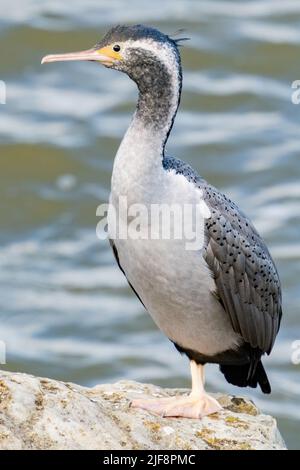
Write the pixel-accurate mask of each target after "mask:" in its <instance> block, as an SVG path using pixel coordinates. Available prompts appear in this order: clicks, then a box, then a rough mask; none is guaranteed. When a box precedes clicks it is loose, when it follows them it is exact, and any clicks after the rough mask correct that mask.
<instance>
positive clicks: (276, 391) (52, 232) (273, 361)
mask: <svg viewBox="0 0 300 470" xmlns="http://www.w3.org/2000/svg"><path fill="white" fill-rule="evenodd" d="M125 22H130V23H134V22H142V23H147V24H151V25H154V26H157V27H159V28H160V29H162V30H163V31H164V32H167V33H172V32H174V31H176V30H177V29H179V28H185V29H186V33H185V34H187V35H189V36H190V37H191V40H190V42H189V43H188V44H186V45H185V47H183V48H182V61H183V67H184V88H183V97H182V104H181V108H180V112H179V115H178V118H177V120H176V124H175V127H174V130H173V132H172V136H171V139H170V143H169V147H168V149H169V153H171V154H174V155H176V156H178V157H180V158H183V159H185V160H187V161H189V162H190V163H191V164H192V165H193V166H194V167H195V168H196V169H197V170H198V171H199V173H200V174H202V175H203V176H204V177H205V178H206V179H208V180H209V181H210V182H212V183H213V184H214V185H216V186H218V187H219V188H221V189H222V190H224V191H225V192H226V193H227V194H228V195H230V197H231V198H233V199H234V200H235V201H237V202H238V203H239V205H240V206H241V207H242V208H243V209H244V211H246V212H247V213H248V214H249V215H250V216H251V218H252V219H253V221H254V222H255V224H256V226H257V228H258V229H259V231H260V232H261V233H262V234H263V236H264V238H265V239H266V241H267V243H268V246H269V247H270V250H271V252H272V255H273V257H274V258H275V260H276V263H277V265H278V269H279V272H280V276H281V280H282V286H283V293H284V319H283V323H282V328H281V332H280V334H279V337H278V340H277V342H276V345H275V348H274V350H273V352H272V355H271V357H270V358H267V359H266V361H265V364H266V368H267V370H268V374H269V377H270V380H271V383H272V387H273V394H272V395H271V396H263V395H262V394H261V393H260V392H259V391H252V390H250V391H247V392H245V391H244V390H239V389H237V388H233V387H231V386H230V385H229V384H227V383H226V382H225V381H224V378H223V376H222V375H221V374H219V372H218V370H217V368H216V367H214V366H209V367H208V373H207V376H208V387H209V388H210V389H211V390H215V391H228V392H234V393H246V394H247V395H248V396H251V397H252V398H253V399H254V400H255V402H256V403H257V404H258V405H259V406H260V407H261V408H262V410H263V411H264V412H266V413H271V414H272V415H274V416H275V417H276V418H277V419H278V423H279V428H280V430H281V432H282V434H283V436H284V438H285V439H286V442H287V444H288V446H289V447H290V448H300V437H299V434H300V407H299V395H300V365H298V366H297V365H294V364H292V361H291V354H292V342H293V341H295V340H298V339H300V328H299V305H300V294H299V277H300V262H299V261H300V241H299V234H300V218H299V207H300V184H299V177H300V171H299V169H300V165H299V152H300V132H299V130H300V105H299V106H297V105H294V104H292V102H291V93H292V90H291V83H292V82H293V81H294V80H296V79H300V2H299V1H298V0H286V1H284V2H283V1H277V0H260V1H242V0H240V1H225V0H224V1H221V0H219V1H216V0H207V1H192V0H190V1H189V0H173V1H171V0H165V1H164V2H160V1H158V0H152V1H151V2H147V1H144V0H143V1H136V0H133V1H131V2H130V3H128V2H122V1H116V0H113V1H99V0H88V1H83V0H73V1H72V4H70V3H67V2H59V1H50V0H45V1H41V2H37V1H34V0H14V2H11V1H8V0H1V18H0V40H1V50H2V57H1V61H0V80H3V81H5V83H6V91H7V96H6V105H0V167H1V171H0V224H1V230H0V242H1V249H0V325H1V327H0V333H1V334H0V339H2V340H4V341H5V342H6V345H7V365H6V366H3V367H5V368H6V369H8V370H17V371H24V372H28V373H33V374H37V375H44V376H50V377H55V378H58V379H62V380H67V381H75V382H77V383H81V384H87V385H94V384H96V383H99V382H108V381H116V380H118V379H120V378H129V379H134V380H139V381H147V382H153V383H157V384H161V385H166V386H176V387H177V386H188V385H189V373H188V364H187V361H186V359H184V358H182V357H181V356H179V355H178V353H177V352H176V351H175V350H174V348H173V346H172V345H171V344H170V343H169V342H168V340H167V339H166V338H165V337H164V335H163V334H162V333H161V332H160V331H159V330H158V329H157V328H156V327H155V325H154V324H153V322H152V320H151V318H150V317H149V316H148V315H147V314H146V313H145V312H144V310H143V308H142V306H141V305H140V304H139V302H138V301H137V299H136V298H135V297H134V295H133V294H132V293H131V291H130V289H129V288H128V286H127V284H126V282H125V280H124V278H123V277H122V275H121V273H120V272H119V271H118V268H117V266H116V264H115V262H114V260H113V256H112V253H111V252H110V249H109V247H108V243H106V242H104V241H99V240H98V239H97V237H96V232H95V229H96V224H97V222H98V220H97V218H96V215H95V212H96V207H97V206H98V204H99V203H101V202H105V201H107V199H108V194H109V187H110V175H111V169H112V163H113V157H114V155H115V152H116V150H117V147H118V144H119V142H120V139H121V137H122V135H123V133H124V131H125V129H126V126H127V125H128V123H129V120H130V115H131V113H132V112H133V110H134V106H135V101H136V90H135V87H134V85H133V84H132V83H131V82H130V81H129V80H128V79H127V77H125V76H123V75H122V74H118V73H117V72H114V71H109V70H107V69H104V68H101V67H99V66H97V65H95V64H90V63H88V64H84V63H68V64H52V65H51V66H50V65H49V66H43V67H41V66H40V59H41V57H42V56H43V55H45V54H48V53H51V52H63V51H64V52H65V51H72V50H77V49H85V48H88V47H90V46H92V45H93V44H94V43H95V42H97V40H98V39H100V38H101V36H102V35H103V33H104V32H105V31H106V30H107V29H108V28H109V27H110V26H111V25H113V24H115V23H125Z"/></svg>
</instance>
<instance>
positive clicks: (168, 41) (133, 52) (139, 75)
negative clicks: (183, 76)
mask: <svg viewBox="0 0 300 470" xmlns="http://www.w3.org/2000/svg"><path fill="white" fill-rule="evenodd" d="M179 41H180V39H172V38H170V37H169V36H167V35H166V34H163V33H161V32H160V31H158V30H157V29H154V28H151V27H148V26H143V25H135V26H116V27H114V28H112V29H111V30H110V31H108V32H107V34H106V35H105V36H104V37H103V39H102V40H101V41H99V42H98V43H97V44H96V45H95V46H94V47H92V48H91V49H88V50H85V51H81V52H73V53H68V54H53V55H47V56H46V57H44V58H43V59H42V64H44V63H46V62H57V61H70V60H81V61H82V60H84V61H93V62H98V63H100V64H103V65H104V66H105V67H109V68H113V69H116V70H120V71H122V72H125V73H127V75H129V76H130V78H132V79H133V80H134V81H135V82H137V84H138V85H141V84H142V83H144V85H145V84H147V77H148V79H149V80H150V78H151V77H152V78H153V76H155V75H157V73H158V72H159V69H165V70H167V71H168V72H169V73H174V72H178V73H181V68H180V55H179V51H178V47H177V43H178V42H179ZM158 75H160V74H159V73H158Z"/></svg>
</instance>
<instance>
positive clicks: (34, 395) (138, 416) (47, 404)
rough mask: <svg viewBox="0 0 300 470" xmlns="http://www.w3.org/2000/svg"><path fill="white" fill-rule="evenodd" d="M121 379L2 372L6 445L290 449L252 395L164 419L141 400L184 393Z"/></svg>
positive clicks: (1, 440) (0, 427) (2, 442)
mask: <svg viewBox="0 0 300 470" xmlns="http://www.w3.org/2000/svg"><path fill="white" fill-rule="evenodd" d="M183 393H186V390H167V389H162V388H159V387H156V386H154V385H144V384H140V383H136V382H129V381H121V382H118V383H116V384H113V385H106V384H105V385H97V386H96V387H94V388H87V387H81V386H79V385H75V384H72V383H64V382H59V381H56V380H50V379H47V378H37V377H33V376H31V375H27V374H17V373H11V372H3V371H2V372H1V371H0V449H2V450H3V449H109V450H116V449H151V450H154V449H164V450H165V449H172V450H175V449H184V450H188V449H190V450H197V449H245V450H248V449H285V448H286V447H285V444H284V442H283V440H282V438H281V436H280V434H279V431H278V429H277V425H276V421H275V419H274V418H272V417H271V416H266V415H263V414H261V413H260V412H259V410H258V409H257V408H256V406H255V405H254V404H253V403H252V402H251V401H249V400H248V399H245V398H240V397H232V396H227V395H215V396H216V398H217V399H218V400H219V402H220V403H221V404H222V405H223V407H224V409H223V410H222V411H221V412H220V413H217V414H215V415H211V416H209V417H205V418H203V419H201V420H189V419H177V418H161V417H158V416H154V415H151V414H150V413H148V412H146V411H142V410H138V409H133V408H131V407H130V401H131V399H133V398H137V397H142V396H144V395H147V396H149V397H150V396H151V397H159V396H172V395H181V394H183Z"/></svg>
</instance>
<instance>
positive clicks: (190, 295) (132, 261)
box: [108, 133, 239, 355]
mask: <svg viewBox="0 0 300 470" xmlns="http://www.w3.org/2000/svg"><path fill="white" fill-rule="evenodd" d="M147 138H148V136H147V135H144V136H143V135H141V138H140V143H139V142H136V141H135V142H133V141H132V140H131V135H130V133H129V135H127V136H125V139H124V141H123V143H122V144H121V147H120V149H119V152H118V154H117V157H116V160H115V164H114V171H113V176H112V192H111V198H110V202H111V204H112V205H113V206H114V207H115V208H116V209H118V206H119V197H120V196H126V197H127V198H128V204H129V205H130V204H137V203H138V204H143V205H145V206H146V207H148V208H149V210H150V206H151V204H153V203H154V204H155V203H160V204H168V205H172V204H174V203H179V204H199V202H200V200H201V198H202V193H201V191H200V190H198V189H197V188H196V187H195V185H194V184H193V183H191V182H189V181H188V180H187V179H186V178H185V177H184V176H183V175H179V174H175V172H174V171H166V170H165V169H164V168H163V166H162V163H161V159H160V158H158V157H157V158H156V160H155V159H154V158H151V155H149V152H155V151H157V152H158V149H155V148H153V145H152V146H151V145H149V146H148V145H147ZM152 144H153V142H152ZM145 146H147V148H145ZM147 152H148V153H147ZM149 160H150V161H151V165H150V164H149ZM203 207H204V205H203ZM108 219H109V230H110V226H111V221H110V215H109V218H108ZM124 222H125V221H124ZM150 223H151V222H150ZM114 244H115V247H116V249H117V252H118V257H119V261H120V265H121V266H122V269H123V270H124V272H125V274H126V277H127V279H128V281H129V282H130V284H131V285H132V286H133V287H134V289H135V290H136V292H137V293H138V295H139V297H140V298H141V300H142V302H143V303H144V305H145V307H146V308H147V310H148V312H149V313H150V315H151V316H152V318H153V319H154V321H155V323H156V324H157V325H158V326H159V328H160V329H161V330H162V331H163V332H164V333H165V334H166V335H167V336H168V337H169V338H170V339H171V340H173V341H174V342H176V343H177V344H179V345H181V346H182V347H184V348H188V349H193V350H195V351H198V352H201V353H203V354H208V355H213V354H216V353H218V352H221V351H224V350H226V349H230V348H232V347H234V346H235V345H237V344H238V341H239V339H238V336H237V335H236V334H235V333H234V332H233V330H232V327H231V324H230V321H229V318H228V317H227V315H226V313H225V312H224V310H223V308H222V307H221V305H220V304H219V302H218V301H217V300H216V298H215V296H214V295H213V294H212V293H213V292H214V290H215V283H214V280H213V279H212V277H211V274H210V272H209V269H208V267H207V265H206V263H205V261H204V259H203V257H202V253H201V249H199V250H197V251H193V250H187V249H186V240H184V239H181V240H174V239H170V240H162V239H159V240H153V239H130V238H128V239H115V240H114Z"/></svg>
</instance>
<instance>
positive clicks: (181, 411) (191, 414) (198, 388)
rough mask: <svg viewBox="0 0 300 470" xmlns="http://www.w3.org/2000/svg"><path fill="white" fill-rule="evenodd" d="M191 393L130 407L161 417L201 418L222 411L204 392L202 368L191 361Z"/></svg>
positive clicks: (136, 403)
mask: <svg viewBox="0 0 300 470" xmlns="http://www.w3.org/2000/svg"><path fill="white" fill-rule="evenodd" d="M190 365H191V374H192V391H191V393H190V394H189V395H188V396H184V397H182V396H181V397H168V398H156V399H151V400H150V399H145V400H144V399H139V400H133V402H132V403H131V406H132V407H134V408H142V409H143V410H147V411H150V412H151V413H154V414H157V415H160V416H163V417H171V416H173V417H175V416H176V417H182V418H202V417H203V416H207V415H209V414H212V413H216V412H217V411H220V410H221V409H222V407H221V405H220V404H219V403H218V402H217V400H216V399H215V398H213V397H211V396H210V395H208V394H207V393H206V392H205V390H204V366H202V365H199V364H196V362H194V361H191V362H190Z"/></svg>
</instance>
